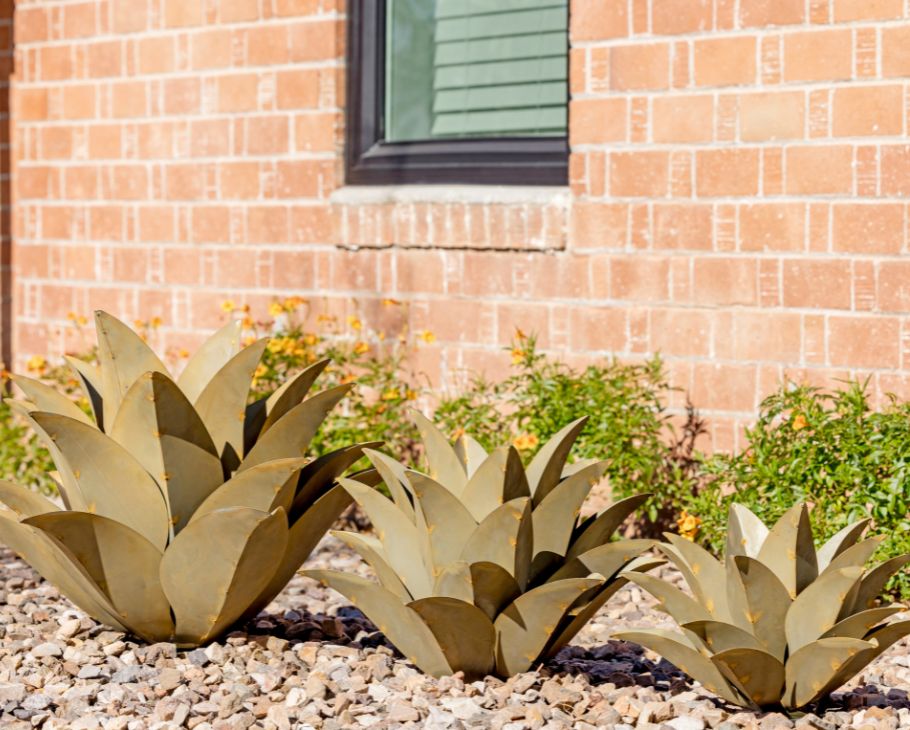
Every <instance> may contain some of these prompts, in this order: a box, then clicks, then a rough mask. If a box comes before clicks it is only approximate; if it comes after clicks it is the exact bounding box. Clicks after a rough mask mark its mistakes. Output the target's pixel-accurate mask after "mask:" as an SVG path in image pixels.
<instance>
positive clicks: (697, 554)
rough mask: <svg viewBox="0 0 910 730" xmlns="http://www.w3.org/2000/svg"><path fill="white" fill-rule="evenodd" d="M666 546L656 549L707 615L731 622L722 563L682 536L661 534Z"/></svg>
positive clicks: (724, 570) (725, 577) (724, 571)
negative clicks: (684, 582)
mask: <svg viewBox="0 0 910 730" xmlns="http://www.w3.org/2000/svg"><path fill="white" fill-rule="evenodd" d="M664 537H665V538H666V539H667V540H668V541H669V543H670V544H669V545H667V544H663V545H659V546H658V547H659V548H660V550H661V551H662V552H663V553H664V554H665V555H666V556H667V557H669V558H670V560H672V561H673V562H674V563H675V564H676V567H677V568H679V570H680V572H681V573H682V574H683V575H684V576H685V578H686V582H687V583H688V584H689V588H691V589H692V593H694V594H695V596H696V597H697V598H698V601H699V602H700V603H701V604H702V606H704V607H705V608H706V609H707V610H708V613H710V614H711V615H712V616H713V617H714V618H716V619H718V620H720V621H731V620H732V619H731V616H730V608H729V606H728V604H727V594H726V591H725V590H723V587H724V585H725V584H726V582H727V571H726V568H725V567H724V566H723V564H722V563H721V562H720V561H718V560H717V559H716V558H715V557H714V556H713V555H711V553H709V552H708V551H707V550H705V549H704V548H703V547H701V546H700V545H696V544H695V543H694V542H692V541H691V540H686V538H684V537H682V536H681V535H674V534H672V533H669V532H668V533H664Z"/></svg>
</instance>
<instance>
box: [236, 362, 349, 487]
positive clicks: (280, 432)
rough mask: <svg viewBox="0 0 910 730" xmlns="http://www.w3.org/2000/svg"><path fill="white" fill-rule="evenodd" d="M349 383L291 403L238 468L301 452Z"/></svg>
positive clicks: (345, 390) (304, 449)
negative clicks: (292, 404) (283, 414)
mask: <svg viewBox="0 0 910 730" xmlns="http://www.w3.org/2000/svg"><path fill="white" fill-rule="evenodd" d="M241 354H242V353H241ZM353 387H354V386H353V384H351V383H349V384H347V385H339V386H337V387H335V388H330V389H329V390H324V391H322V392H321V393H317V394H316V395H314V396H312V397H311V398H307V399H306V400H305V401H303V403H300V404H298V405H296V406H294V407H293V408H292V409H291V410H290V411H288V412H287V415H285V416H284V418H281V419H280V420H279V421H278V422H277V423H275V425H273V426H272V427H271V428H270V429H269V430H268V432H267V433H264V434H263V435H262V437H261V438H260V439H259V440H258V441H257V442H256V445H255V446H253V448H252V449H251V450H250V452H249V453H248V454H247V455H246V456H245V457H244V459H243V461H242V462H241V464H240V466H239V467H238V471H243V470H245V469H249V468H250V467H252V466H256V464H262V463H263V462H266V461H271V460H272V459H282V458H286V457H289V456H304V455H306V451H307V449H308V448H309V445H310V441H312V440H313V436H315V435H316V431H318V430H319V427H320V426H321V425H322V422H323V421H325V419H326V416H327V415H328V413H329V411H331V410H332V409H333V408H334V407H335V406H336V405H337V404H338V402H339V401H340V400H341V399H342V398H344V396H345V395H347V393H348V391H349V390H350V389H351V388H353Z"/></svg>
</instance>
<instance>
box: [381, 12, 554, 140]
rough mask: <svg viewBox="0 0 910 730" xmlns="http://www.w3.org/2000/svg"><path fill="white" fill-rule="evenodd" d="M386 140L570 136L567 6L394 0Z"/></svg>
mask: <svg viewBox="0 0 910 730" xmlns="http://www.w3.org/2000/svg"><path fill="white" fill-rule="evenodd" d="M386 23H387V27H386V59H385V61H386V63H385V67H386V68H385V139H386V140H388V141H393V142H395V141H414V140H428V139H450V138H471V137H475V138H476V137H564V136H565V135H566V117H567V103H568V85H567V63H568V62H567V54H568V32H567V31H568V28H567V24H568V8H567V0H388V10H387V14H386Z"/></svg>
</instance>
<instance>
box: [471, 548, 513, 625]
mask: <svg viewBox="0 0 910 730" xmlns="http://www.w3.org/2000/svg"><path fill="white" fill-rule="evenodd" d="M470 570H471V585H472V586H473V590H474V605H476V606H477V607H478V608H479V609H480V610H481V611H483V612H484V613H486V615H487V616H489V617H490V620H493V619H495V618H496V616H498V615H499V612H500V611H502V609H503V608H504V607H505V606H507V605H509V604H510V603H511V602H512V601H514V600H515V599H516V598H518V596H520V595H521V587H520V586H519V585H518V582H517V581H516V580H515V578H513V577H512V574H511V573H509V571H507V570H506V569H505V568H503V567H502V566H500V565H497V564H496V563H490V562H487V561H481V562H479V563H472V564H471V567H470Z"/></svg>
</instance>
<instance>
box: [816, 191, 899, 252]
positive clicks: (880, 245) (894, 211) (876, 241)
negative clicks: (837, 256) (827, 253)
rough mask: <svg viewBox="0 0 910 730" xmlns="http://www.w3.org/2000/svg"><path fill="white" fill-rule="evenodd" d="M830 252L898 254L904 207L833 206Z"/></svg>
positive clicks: (893, 205)
mask: <svg viewBox="0 0 910 730" xmlns="http://www.w3.org/2000/svg"><path fill="white" fill-rule="evenodd" d="M833 213H834V229H833V243H834V250H835V251H841V252H849V253H880V254H899V253H901V251H902V250H903V247H904V231H905V225H906V221H905V217H906V216H905V208H904V206H903V205H900V204H893V203H882V204H876V205H856V204H841V205H835V206H834V210H833Z"/></svg>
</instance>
